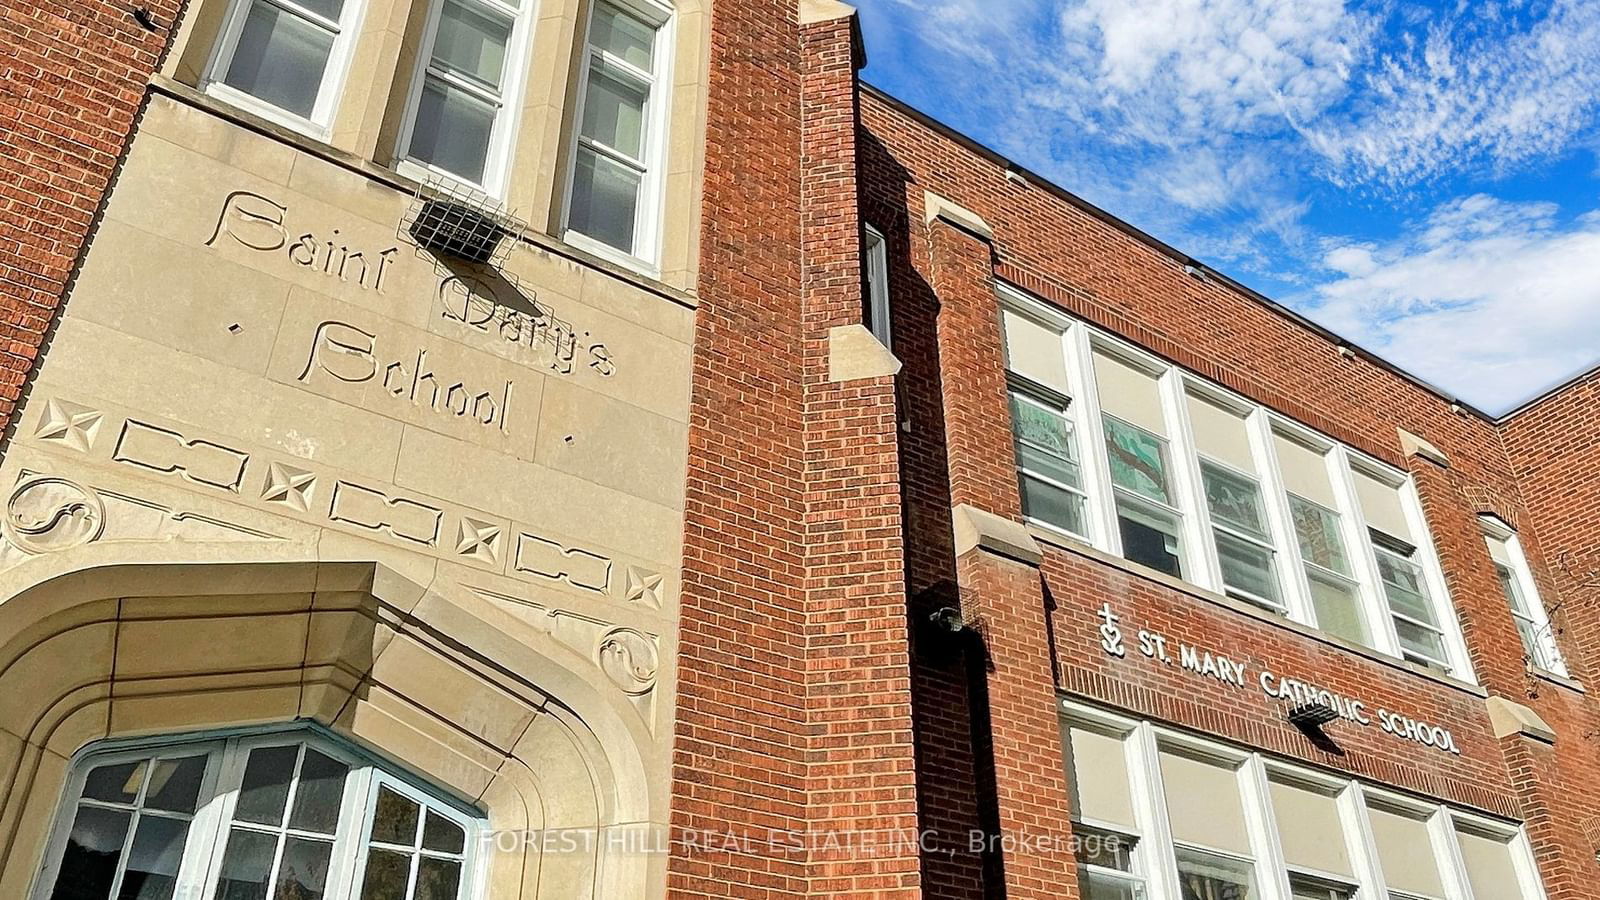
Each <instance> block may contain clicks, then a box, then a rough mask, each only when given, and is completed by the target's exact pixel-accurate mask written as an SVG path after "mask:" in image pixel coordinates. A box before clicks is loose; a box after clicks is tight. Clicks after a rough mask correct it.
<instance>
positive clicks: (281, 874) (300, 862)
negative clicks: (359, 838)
mask: <svg viewBox="0 0 1600 900" xmlns="http://www.w3.org/2000/svg"><path fill="white" fill-rule="evenodd" d="M332 853H333V844H332V843H331V842H329V841H311V840H305V839H302V838H295V837H292V838H289V839H288V842H287V843H285V844H284V845H283V862H281V863H279V864H278V889H277V891H276V892H274V893H273V895H272V896H273V900H322V894H323V891H325V890H326V889H327V885H328V857H329V856H330V855H331V854H332Z"/></svg>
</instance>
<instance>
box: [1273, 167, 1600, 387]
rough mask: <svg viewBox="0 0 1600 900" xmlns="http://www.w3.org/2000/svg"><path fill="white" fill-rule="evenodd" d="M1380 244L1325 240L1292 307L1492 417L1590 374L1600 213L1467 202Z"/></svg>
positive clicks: (1599, 303)
mask: <svg viewBox="0 0 1600 900" xmlns="http://www.w3.org/2000/svg"><path fill="white" fill-rule="evenodd" d="M1411 232H1412V235H1413V236H1412V237H1409V238H1405V239H1401V240H1398V241H1394V242H1391V243H1388V244H1372V243H1363V242H1350V241H1338V240H1333V241H1329V242H1328V243H1327V246H1326V252H1325V253H1324V255H1323V259H1322V262H1323V265H1324V266H1325V267H1326V269H1327V270H1328V271H1329V272H1330V273H1331V274H1332V276H1333V277H1331V278H1330V279H1329V280H1328V281H1327V282H1325V283H1323V284H1321V285H1320V286H1318V287H1316V288H1315V289H1313V290H1311V291H1309V292H1308V294H1307V295H1306V296H1304V297H1301V298H1299V300H1300V301H1301V303H1300V305H1302V306H1303V307H1305V308H1306V309H1307V311H1308V312H1309V314H1310V315H1311V316H1312V317H1313V318H1315V319H1317V320H1318V321H1320V322H1322V323H1323V324H1324V325H1326V326H1328V327H1329V328H1332V329H1333V330H1335V331H1337V332H1339V333H1340V334H1343V335H1346V336H1348V337H1350V338H1351V339H1353V340H1355V341H1356V342H1357V343H1361V344H1363V345H1364V346H1366V347H1367V348H1368V349H1370V350H1373V351H1374V352H1377V353H1379V354H1380V355H1383V356H1385V357H1387V358H1390V359H1395V360H1399V361H1401V362H1403V363H1404V364H1405V365H1406V366H1407V367H1408V368H1409V369H1411V370H1412V371H1414V372H1416V373H1417V374H1418V375H1421V376H1422V377H1423V378H1426V379H1428V380H1429V381H1432V382H1434V383H1435V384H1438V385H1440V386H1442V387H1444V388H1446V389H1448V390H1450V391H1452V392H1455V393H1457V394H1459V395H1461V396H1465V397H1468V398H1469V399H1471V400H1472V402H1474V403H1475V404H1477V405H1479V406H1482V407H1484V408H1486V409H1489V410H1490V411H1499V410H1504V409H1506V408H1509V407H1511V406H1513V405H1515V404H1516V403H1518V402H1519V401H1522V400H1525V399H1527V398H1528V397H1529V396H1530V395H1531V394H1533V393H1534V392H1535V391H1537V390H1539V389H1541V388H1544V387H1547V386H1549V385H1551V384H1554V383H1556V382H1558V381H1560V380H1561V379H1562V378H1564V377H1566V376H1568V375H1571V374H1573V373H1574V372H1577V371H1579V370H1580V369H1582V368H1584V367H1586V366H1588V365H1591V364H1592V363H1593V362H1594V360H1595V355H1596V348H1597V347H1600V316H1596V315H1595V311H1596V310H1600V210H1596V211H1594V212H1590V213H1588V214H1586V215H1583V216H1579V217H1577V218H1576V219H1572V220H1569V221H1562V220H1561V218H1560V217H1559V214H1558V211H1557V208H1556V207H1555V205H1554V204H1550V203H1540V202H1523V203H1512V202H1507V201H1504V200H1499V199H1496V198H1493V197H1490V196H1486V195H1483V194H1475V195H1472V196H1469V197H1465V198H1461V199H1458V200H1454V201H1451V202H1449V203H1446V204H1443V205H1441V206H1440V207H1438V208H1437V209H1435V210H1433V211H1432V213H1430V214H1429V215H1428V216H1426V217H1425V218H1423V219H1422V220H1420V221H1418V222H1416V223H1414V228H1412V229H1411Z"/></svg>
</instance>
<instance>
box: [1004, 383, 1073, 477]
mask: <svg viewBox="0 0 1600 900" xmlns="http://www.w3.org/2000/svg"><path fill="white" fill-rule="evenodd" d="M1011 430H1012V434H1013V435H1014V436H1015V437H1016V439H1017V440H1018V441H1020V442H1022V443H1025V444H1028V445H1029V446H1031V447H1034V448H1036V449H1037V450H1039V451H1041V452H1042V453H1047V454H1051V455H1053V456H1058V457H1060V458H1062V459H1064V460H1069V461H1072V462H1076V461H1077V459H1078V450H1077V446H1076V442H1075V441H1074V440H1073V434H1072V422H1071V420H1069V419H1068V418H1067V417H1066V416H1065V415H1063V414H1062V413H1061V412H1059V411H1057V410H1054V409H1048V408H1046V407H1044V406H1041V405H1039V404H1038V403H1035V402H1033V401H1031V400H1025V399H1023V398H1022V397H1020V396H1018V395H1017V394H1015V393H1013V394H1012V395H1011ZM1077 483H1078V482H1077V481H1073V482H1072V484H1074V485H1077Z"/></svg>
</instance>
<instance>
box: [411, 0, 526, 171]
mask: <svg viewBox="0 0 1600 900" xmlns="http://www.w3.org/2000/svg"><path fill="white" fill-rule="evenodd" d="M455 2H458V3H460V4H462V5H463V6H467V7H469V8H472V9H475V10H477V11H479V12H481V13H484V14H486V15H489V16H492V17H497V18H500V19H507V18H509V19H510V20H511V34H510V36H509V37H508V39H507V41H506V51H505V52H506V56H505V71H504V73H503V74H502V76H501V85H500V94H499V96H498V97H496V96H495V95H494V94H493V92H491V91H488V90H486V89H485V88H483V87H482V86H481V85H477V84H474V83H472V82H471V80H470V79H466V78H461V77H459V76H456V75H453V74H451V73H449V72H446V71H444V70H443V69H439V68H435V67H434V65H433V48H434V43H435V41H436V40H437V38H438V36H439V19H440V17H441V16H442V15H443V12H444V4H445V0H429V8H428V22H427V26H426V28H425V29H424V31H423V39H422V46H421V47H419V48H418V52H417V64H416V70H415V71H414V72H413V73H412V75H411V90H410V92H409V93H408V94H407V95H406V112H405V116H404V117H403V118H402V119H401V123H400V139H399V141H398V143H397V144H396V152H395V171H397V172H399V173H400V174H401V175H405V176H407V177H409V178H415V179H417V180H418V181H426V180H428V179H430V178H436V179H441V180H444V181H448V182H453V183H455V184H460V185H463V186H465V187H468V188H470V189H472V190H476V191H480V192H482V193H483V194H485V195H487V196H490V197H495V198H498V199H504V198H505V196H506V187H507V184H508V183H509V181H510V168H511V157H512V152H513V149H514V148H515V146H516V139H517V126H518V123H519V122H520V121H521V118H522V93H523V86H524V84H525V83H526V81H527V76H528V61H529V60H528V56H529V48H530V47H531V46H532V43H533V22H534V21H535V18H536V16H537V13H538V5H539V3H538V0H520V2H518V3H515V4H513V3H507V2H504V0H455ZM430 75H432V76H433V77H434V78H436V79H438V80H439V81H442V82H444V83H445V84H447V85H449V86H450V87H452V88H456V89H459V90H462V91H465V92H467V93H469V94H471V95H472V96H474V97H476V98H478V99H480V100H484V101H486V102H492V103H495V104H496V105H497V106H498V109H497V110H496V112H495V117H494V125H493V126H492V127H491V128H490V133H489V148H488V153H487V155H486V157H485V159H484V163H483V179H482V181H472V180H471V179H469V178H465V177H463V176H461V175H457V174H455V173H453V172H447V171H445V170H444V169H441V168H439V167H438V166H435V165H432V164H430V163H425V162H422V161H420V160H416V159H412V158H411V157H410V156H409V153H410V152H411V138H412V135H413V133H414V132H415V131H416V126H417V114H418V113H419V112H420V111H421V107H422V90H423V87H424V86H425V84H426V83H427V79H428V77H429V76H430Z"/></svg>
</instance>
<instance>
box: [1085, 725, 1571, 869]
mask: <svg viewBox="0 0 1600 900" xmlns="http://www.w3.org/2000/svg"><path fill="white" fill-rule="evenodd" d="M1062 707H1063V710H1064V715H1063V721H1062V737H1063V743H1064V745H1065V746H1064V749H1065V751H1066V753H1065V761H1066V765H1067V777H1068V785H1069V798H1070V799H1071V801H1072V806H1071V813H1072V832H1073V835H1074V837H1075V838H1076V839H1077V841H1078V873H1079V879H1080V882H1081V884H1082V885H1083V887H1084V890H1083V895H1084V896H1085V897H1087V898H1090V900H1131V898H1144V897H1150V898H1155V897H1161V898H1175V900H1256V898H1262V897H1274V898H1276V897H1284V898H1288V900H1352V898H1388V900H1457V897H1458V894H1459V892H1458V891H1455V890H1453V889H1451V888H1449V887H1448V886H1450V885H1470V887H1471V889H1472V895H1473V896H1474V897H1476V898H1479V900H1486V898H1493V900H1536V898H1541V897H1542V896H1543V894H1542V892H1541V891H1540V889H1539V886H1538V873H1537V871H1536V868H1535V866H1534V861H1533V856H1532V853H1531V851H1530V850H1529V847H1528V843H1527V839H1526V837H1525V836H1524V835H1523V834H1522V831H1521V829H1520V827H1519V826H1517V825H1515V824H1513V823H1509V822H1504V821H1498V820H1491V819H1488V818H1484V817H1481V816H1478V815H1474V814H1469V813H1466V812H1463V811H1460V810H1456V809H1452V808H1450V807H1446V806H1442V805H1440V804H1438V803H1435V802H1431V801H1427V800H1423V799H1420V798H1416V797H1411V796H1406V795H1402V794H1398V793H1391V792H1389V791H1386V790H1383V789H1382V788H1378V787H1373V786H1369V785H1366V784H1361V783H1357V782H1353V781H1351V780H1349V779H1347V778H1342V777H1339V776H1336V775H1332V774H1328V773H1325V772H1317V771H1312V770H1309V769H1303V768H1301V767H1299V766H1294V765H1290V764H1287V763H1282V762H1278V761H1276V760H1270V759H1267V758H1265V757H1263V756H1262V755H1261V754H1259V753H1254V752H1250V751H1248V750H1243V749H1240V748H1238V747H1234V746H1229V745H1224V744H1221V743H1217V742H1214V741H1210V740H1204V739H1200V738H1198V737H1195V736H1192V735H1188V734H1180V733H1178V732H1176V731H1174V730H1171V729H1167V728H1165V727H1162V726H1158V725H1155V724H1154V723H1151V722H1141V721H1136V720H1130V719H1126V718H1124V717H1123V716H1121V715H1119V714H1116V713H1112V712H1109V711H1105V710H1100V709H1095V708H1092V707H1087V706H1082V705H1080V704H1077V703H1071V702H1063V704H1062ZM1147 761H1148V762H1147ZM1157 835H1159V836H1160V837H1154V836H1157ZM1107 839H1111V840H1112V841H1113V843H1112V846H1111V848H1110V849H1108V848H1107V847H1106V846H1105V841H1106V840H1107Z"/></svg>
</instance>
